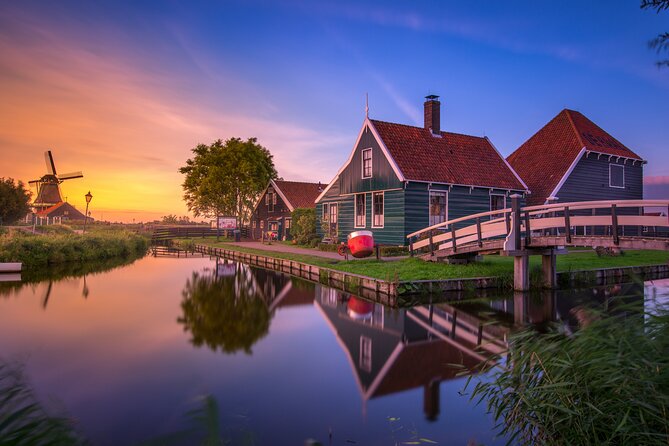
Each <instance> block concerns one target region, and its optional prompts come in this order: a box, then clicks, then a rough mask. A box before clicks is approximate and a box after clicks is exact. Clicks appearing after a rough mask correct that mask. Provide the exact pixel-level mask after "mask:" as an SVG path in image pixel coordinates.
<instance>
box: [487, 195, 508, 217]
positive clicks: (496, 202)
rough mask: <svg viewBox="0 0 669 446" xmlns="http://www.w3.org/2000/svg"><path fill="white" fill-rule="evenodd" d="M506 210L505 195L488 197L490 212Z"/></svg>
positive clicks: (501, 215) (499, 215) (496, 215)
mask: <svg viewBox="0 0 669 446" xmlns="http://www.w3.org/2000/svg"><path fill="white" fill-rule="evenodd" d="M504 208H506V195H490V210H491V211H499V210H501V209H504ZM503 216H504V214H503V213H502V214H495V215H491V216H490V219H495V218H501V217H503Z"/></svg>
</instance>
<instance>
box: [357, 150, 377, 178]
mask: <svg viewBox="0 0 669 446" xmlns="http://www.w3.org/2000/svg"><path fill="white" fill-rule="evenodd" d="M367 152H369V175H367V176H366V175H365V153H367ZM360 162H361V163H362V165H361V167H362V172H361V173H362V178H363V179H366V178H372V176H374V174H373V172H372V165H373V164H372V148H371V147H370V148H368V149H362V156H361V157H360Z"/></svg>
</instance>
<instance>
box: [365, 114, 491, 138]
mask: <svg viewBox="0 0 669 446" xmlns="http://www.w3.org/2000/svg"><path fill="white" fill-rule="evenodd" d="M369 120H370V121H372V122H380V123H382V124H392V125H401V126H402V127H409V128H412V129H418V130H426V129H425V128H424V127H419V126H417V125H409V124H401V123H399V122H390V121H382V120H380V119H372V118H369ZM439 134H449V135H460V136H467V137H469V138H479V139H485V138H486V137H485V136H476V135H468V134H466V133H458V132H447V131H444V130H442V131H440V132H439Z"/></svg>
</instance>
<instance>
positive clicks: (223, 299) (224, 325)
mask: <svg viewBox="0 0 669 446" xmlns="http://www.w3.org/2000/svg"><path fill="white" fill-rule="evenodd" d="M236 269H237V270H236V274H235V275H234V276H229V277H216V276H213V275H201V274H200V273H198V272H194V273H193V275H192V277H191V278H190V279H189V280H188V282H186V286H185V287H184V289H183V291H182V296H183V299H182V301H181V310H182V316H181V317H180V318H178V319H177V321H178V322H179V323H180V324H183V325H184V331H189V332H190V333H191V335H192V338H191V343H192V344H193V345H195V346H196V347H201V346H202V345H206V346H207V347H209V348H210V349H211V350H213V351H217V350H218V349H219V348H220V349H221V351H223V352H226V353H235V352H237V351H239V350H243V351H244V352H245V353H246V354H251V346H253V344H255V343H256V342H257V341H258V340H260V339H261V338H263V337H264V336H265V335H267V333H268V330H269V323H270V313H269V310H268V308H267V304H266V303H265V301H264V300H263V299H262V295H261V294H260V291H259V289H257V288H255V287H253V286H245V284H247V283H250V282H251V281H252V280H253V278H252V277H251V272H250V270H249V269H248V267H246V266H245V265H242V264H236ZM240 285H241V286H240Z"/></svg>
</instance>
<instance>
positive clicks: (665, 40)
mask: <svg viewBox="0 0 669 446" xmlns="http://www.w3.org/2000/svg"><path fill="white" fill-rule="evenodd" d="M649 8H650V9H654V10H655V12H656V13H659V12H661V11H664V10H666V9H669V0H641V9H649ZM648 46H649V47H650V48H651V49H654V50H655V51H657V53H658V54H660V53H662V52H663V51H667V52H669V32H665V33H660V34H658V36H657V37H656V38H654V39H653V40H651V41H650V42H648ZM657 66H658V67H662V66H665V67H669V59H664V60H659V61H657Z"/></svg>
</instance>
